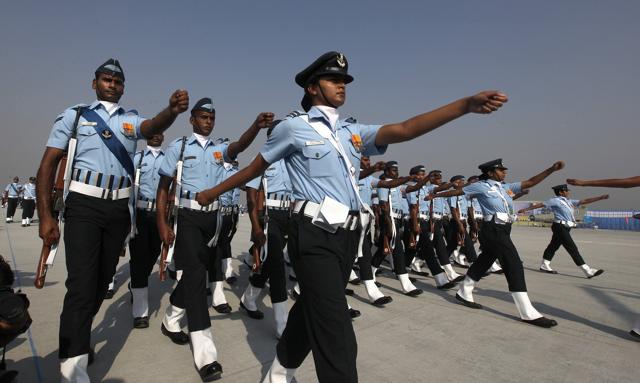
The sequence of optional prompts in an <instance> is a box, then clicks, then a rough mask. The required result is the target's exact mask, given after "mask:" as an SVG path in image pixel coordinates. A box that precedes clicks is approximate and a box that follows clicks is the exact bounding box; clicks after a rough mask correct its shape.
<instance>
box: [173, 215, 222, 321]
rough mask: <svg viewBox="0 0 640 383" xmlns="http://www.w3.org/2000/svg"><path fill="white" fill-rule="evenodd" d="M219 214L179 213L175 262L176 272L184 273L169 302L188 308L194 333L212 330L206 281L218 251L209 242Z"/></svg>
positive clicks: (188, 318)
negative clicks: (209, 268)
mask: <svg viewBox="0 0 640 383" xmlns="http://www.w3.org/2000/svg"><path fill="white" fill-rule="evenodd" d="M216 214H217V213H215V212H201V211H194V210H187V209H180V210H179V211H178V233H177V234H176V244H175V254H174V259H175V264H176V270H182V277H181V278H180V280H179V281H178V284H177V285H176V287H175V289H174V290H173V292H172V293H171V297H170V298H169V301H170V302H171V304H172V305H174V306H176V307H179V308H184V309H186V313H187V325H188V328H189V331H190V332H193V331H200V330H205V329H207V328H209V327H211V320H210V319H209V307H208V304H207V293H206V282H207V266H208V265H209V260H210V259H211V258H215V249H214V248H210V247H209V246H207V243H209V241H210V240H211V238H213V235H214V234H215V232H216V223H217V221H216ZM217 271H218V272H221V271H219V270H217Z"/></svg>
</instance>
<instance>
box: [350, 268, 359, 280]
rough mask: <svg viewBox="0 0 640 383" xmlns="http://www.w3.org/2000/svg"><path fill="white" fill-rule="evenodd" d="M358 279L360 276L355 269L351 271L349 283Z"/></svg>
mask: <svg viewBox="0 0 640 383" xmlns="http://www.w3.org/2000/svg"><path fill="white" fill-rule="evenodd" d="M355 279H358V276H357V275H356V272H355V271H353V269H351V273H350V274H349V282H351V281H353V280H355Z"/></svg>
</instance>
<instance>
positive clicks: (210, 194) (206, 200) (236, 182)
mask: <svg viewBox="0 0 640 383" xmlns="http://www.w3.org/2000/svg"><path fill="white" fill-rule="evenodd" d="M268 167H269V163H268V162H267V161H265V159H264V158H263V157H262V154H258V155H257V156H256V158H254V160H253V161H251V163H250V164H249V165H248V166H247V167H246V168H244V169H242V170H240V171H239V172H237V173H236V174H234V175H232V176H231V177H229V178H227V179H226V180H224V181H223V182H222V183H221V184H218V185H217V186H215V187H213V188H211V189H207V190H205V191H202V192H200V193H198V196H197V197H196V200H197V201H198V203H199V204H200V205H208V204H210V203H211V202H213V201H215V200H216V198H218V197H219V196H220V195H221V194H222V193H224V192H227V191H229V190H231V189H233V188H237V187H239V186H240V185H244V184H246V183H247V182H248V181H250V180H252V179H254V178H256V177H257V176H259V175H261V174H262V173H264V171H265V170H267V168H268Z"/></svg>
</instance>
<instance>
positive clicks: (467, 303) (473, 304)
mask: <svg viewBox="0 0 640 383" xmlns="http://www.w3.org/2000/svg"><path fill="white" fill-rule="evenodd" d="M456 299H457V300H458V302H460V304H462V305H463V306H467V307H469V308H471V309H476V310H479V309H481V308H482V305H481V304H479V303H476V302H470V301H468V300H466V299H464V298H463V297H461V296H460V295H458V293H456Z"/></svg>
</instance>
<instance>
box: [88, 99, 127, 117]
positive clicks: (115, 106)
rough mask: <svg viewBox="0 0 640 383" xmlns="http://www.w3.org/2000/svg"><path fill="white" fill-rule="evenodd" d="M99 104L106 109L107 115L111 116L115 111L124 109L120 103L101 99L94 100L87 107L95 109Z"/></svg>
mask: <svg viewBox="0 0 640 383" xmlns="http://www.w3.org/2000/svg"><path fill="white" fill-rule="evenodd" d="M99 105H102V107H103V108H104V110H106V111H107V113H108V114H109V116H113V115H114V114H115V113H116V112H119V111H120V110H124V108H123V107H121V106H120V105H118V104H116V103H114V102H109V101H102V100H96V101H94V102H93V103H92V104H91V105H89V108H90V109H95V108H97V107H98V106H99Z"/></svg>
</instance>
